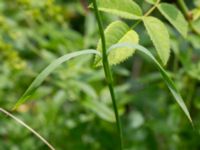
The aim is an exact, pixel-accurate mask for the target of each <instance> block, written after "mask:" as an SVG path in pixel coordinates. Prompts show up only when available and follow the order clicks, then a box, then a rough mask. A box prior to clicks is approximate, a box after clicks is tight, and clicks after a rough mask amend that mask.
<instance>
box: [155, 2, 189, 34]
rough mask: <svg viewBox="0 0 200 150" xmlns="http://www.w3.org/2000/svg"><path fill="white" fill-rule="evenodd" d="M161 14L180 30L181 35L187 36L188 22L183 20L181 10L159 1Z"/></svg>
mask: <svg viewBox="0 0 200 150" xmlns="http://www.w3.org/2000/svg"><path fill="white" fill-rule="evenodd" d="M158 9H159V11H160V12H161V14H162V15H163V16H164V17H165V18H166V19H167V20H168V21H169V22H170V23H171V24H172V25H173V26H174V27H175V28H176V29H177V30H178V31H179V32H180V34H181V35H182V36H183V37H186V36H187V32H188V23H187V21H186V20H185V18H184V16H183V14H182V13H181V11H179V10H178V9H177V8H176V7H175V6H174V5H172V4H167V3H161V4H159V5H158Z"/></svg>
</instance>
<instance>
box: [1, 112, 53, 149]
mask: <svg viewBox="0 0 200 150" xmlns="http://www.w3.org/2000/svg"><path fill="white" fill-rule="evenodd" d="M0 112H2V113H4V114H5V115H6V116H9V117H10V118H12V119H14V120H15V121H16V122H17V123H19V124H20V125H22V126H24V127H25V128H27V129H28V130H29V131H30V132H32V133H33V134H34V135H35V136H36V137H37V138H39V139H40V140H41V141H42V142H44V143H45V144H46V145H47V146H48V147H49V148H50V149H51V150H55V148H54V147H53V146H52V145H51V144H50V143H49V142H47V140H45V139H44V138H43V137H42V136H41V135H40V134H39V133H37V132H36V131H35V130H34V129H32V128H31V127H30V126H28V125H27V124H26V123H24V122H23V121H22V120H20V119H19V118H17V117H15V116H13V115H12V114H11V113H9V112H8V111H6V110H5V109H3V108H0Z"/></svg>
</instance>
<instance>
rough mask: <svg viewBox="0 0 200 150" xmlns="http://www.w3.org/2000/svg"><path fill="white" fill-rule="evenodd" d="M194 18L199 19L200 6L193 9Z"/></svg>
mask: <svg viewBox="0 0 200 150" xmlns="http://www.w3.org/2000/svg"><path fill="white" fill-rule="evenodd" d="M192 15H193V20H194V21H195V20H197V19H199V18H200V8H195V9H193V10H192Z"/></svg>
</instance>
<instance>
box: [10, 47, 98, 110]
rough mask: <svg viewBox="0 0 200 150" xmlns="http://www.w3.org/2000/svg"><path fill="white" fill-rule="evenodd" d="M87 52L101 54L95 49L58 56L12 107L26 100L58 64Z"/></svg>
mask: <svg viewBox="0 0 200 150" xmlns="http://www.w3.org/2000/svg"><path fill="white" fill-rule="evenodd" d="M88 54H97V55H99V56H101V54H100V52H98V51H96V50H82V51H76V52H72V53H70V54H66V55H64V56H61V57H59V58H58V59H56V60H54V61H53V62H52V63H51V64H50V65H48V66H47V67H46V68H45V69H44V70H43V71H42V72H41V73H40V74H39V75H38V76H37V77H36V78H35V80H34V81H33V82H32V83H31V85H30V86H29V87H28V89H27V90H26V91H25V93H24V94H23V95H22V97H21V98H20V99H19V100H18V101H17V103H16V104H15V106H14V108H13V109H16V108H17V107H18V106H19V105H21V104H22V103H24V102H26V101H27V100H28V98H30V97H31V96H32V95H33V93H34V92H35V90H36V89H37V88H38V87H39V86H40V85H41V84H42V82H43V81H44V80H45V78H46V77H47V76H48V75H49V74H50V73H51V72H53V71H54V70H55V69H56V68H57V67H58V66H60V65H61V64H62V63H64V62H66V61H68V60H70V59H72V58H74V57H77V56H80V55H88Z"/></svg>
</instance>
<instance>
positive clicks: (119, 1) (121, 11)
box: [91, 0, 142, 19]
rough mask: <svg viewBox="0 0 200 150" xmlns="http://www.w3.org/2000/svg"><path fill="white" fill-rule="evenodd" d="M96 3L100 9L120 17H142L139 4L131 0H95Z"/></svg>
mask: <svg viewBox="0 0 200 150" xmlns="http://www.w3.org/2000/svg"><path fill="white" fill-rule="evenodd" d="M97 5H98V8H99V10H100V11H104V12H107V13H111V14H114V15H117V16H119V17H122V18H126V19H140V18H141V17H142V10H141V8H140V6H139V5H138V4H137V3H135V2H134V1H132V0H97ZM91 7H92V5H91Z"/></svg>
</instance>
